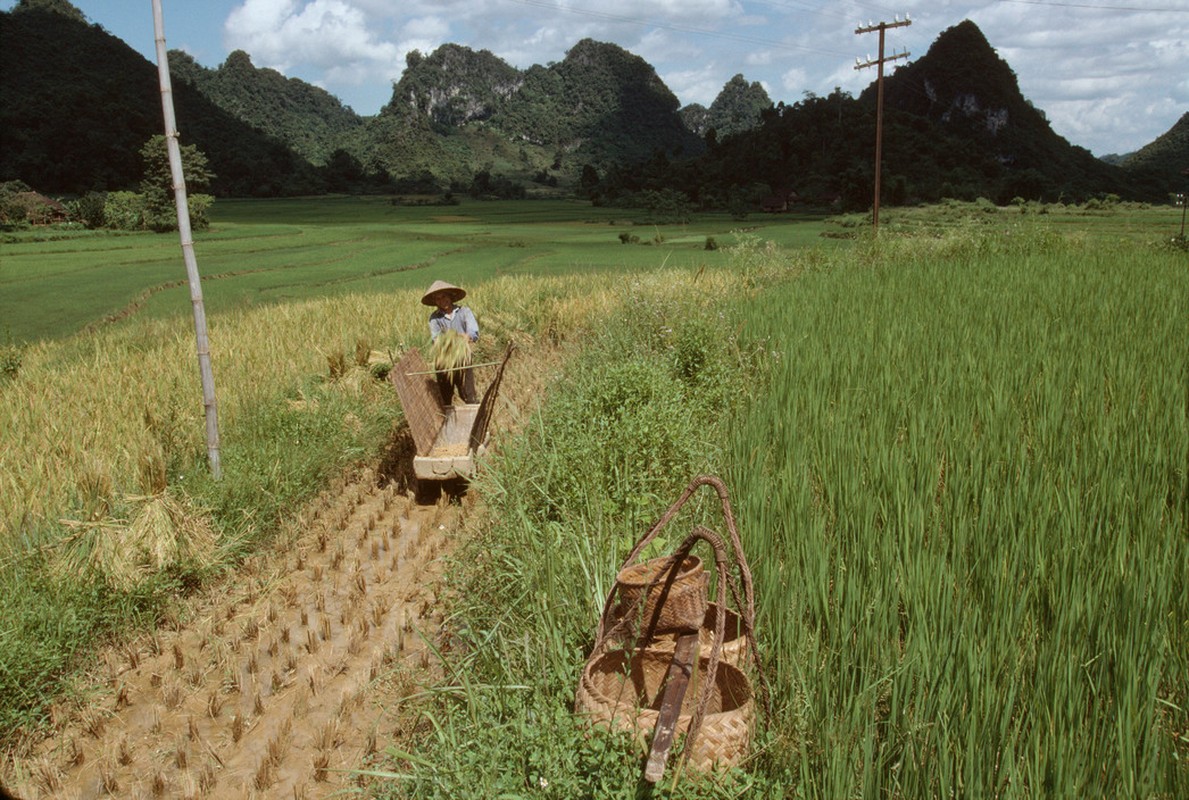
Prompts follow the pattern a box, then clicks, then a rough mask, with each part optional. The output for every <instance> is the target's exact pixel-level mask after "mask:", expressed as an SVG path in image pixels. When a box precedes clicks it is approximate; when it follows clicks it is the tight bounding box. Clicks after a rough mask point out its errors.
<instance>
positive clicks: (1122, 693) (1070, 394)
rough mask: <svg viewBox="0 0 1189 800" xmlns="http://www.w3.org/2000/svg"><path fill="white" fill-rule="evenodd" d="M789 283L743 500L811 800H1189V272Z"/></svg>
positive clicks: (745, 444) (1145, 255)
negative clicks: (890, 799) (942, 799)
mask: <svg viewBox="0 0 1189 800" xmlns="http://www.w3.org/2000/svg"><path fill="white" fill-rule="evenodd" d="M856 257H857V263H845V264H842V265H840V266H839V267H838V268H836V269H833V270H829V271H826V272H818V273H810V274H807V275H805V276H804V277H803V278H802V279H801V280H799V281H797V282H795V283H791V284H786V285H783V286H780V287H777V288H774V289H773V290H772V292H771V293H770V295H769V298H768V303H766V304H765V307H766V308H767V309H769V310H770V311H771V313H767V312H766V313H763V314H756V315H754V316H753V318H752V319H751V325H752V328H751V330H753V331H754V334H753V335H755V336H759V337H768V338H769V339H771V341H773V342H774V343H777V342H778V343H779V345H778V346H775V347H774V349H773V352H772V356H773V359H774V360H775V361H776V364H777V366H776V368H775V372H774V374H773V377H772V381H771V384H770V387H769V390H768V391H767V393H766V394H765V395H764V396H763V397H762V399H761V400H759V401H758V402H757V403H756V404H755V405H754V406H753V407H752V409H751V410H750V412H749V413H748V415H747V416H746V417H745V418H744V419H743V420H741V421H740V424H739V425H738V426H737V427H736V428H735V429H734V434H735V435H734V436H733V438H732V442H731V452H730V456H729V457H728V458H727V459H726V461H727V463H728V465H729V467H730V469H729V472H730V482H731V484H732V485H733V486H735V487H737V489H738V490H739V494H740V518H741V525H742V526H743V527H744V529H745V530H746V532H747V546H748V547H749V548H750V550H751V551H753V552H755V553H756V554H757V557H756V559H755V562H756V564H757V566H756V582H757V585H758V586H759V587H760V597H761V604H760V609H761V610H760V612H759V613H760V620H759V621H758V625H760V626H761V629H762V630H763V631H764V632H765V634H766V638H767V641H768V643H769V646H770V654H771V663H772V666H773V669H774V671H775V674H776V676H777V680H776V681H775V683H776V685H777V686H778V687H779V692H780V695H781V700H782V701H783V705H784V708H785V711H784V715H783V718H782V720H781V722H780V727H781V729H782V730H783V731H784V735H785V737H786V739H785V742H784V743H783V746H782V747H781V748H780V749H779V750H777V751H775V752H773V753H772V754H771V756H770V758H771V766H772V768H780V769H782V770H787V771H788V774H789V775H790V780H792V782H793V783H794V784H795V786H796V787H797V788H796V795H797V796H806V797H843V796H864V797H872V796H882V795H892V796H905V797H924V796H940V795H962V796H971V797H974V796H1004V797H1020V796H1036V795H1040V796H1055V797H1079V796H1130V797H1137V796H1142V797H1173V796H1183V794H1184V792H1185V789H1186V786H1189V767H1187V765H1186V760H1187V758H1189V739H1186V730H1187V726H1189V691H1187V690H1189V681H1187V680H1186V676H1189V628H1187V627H1186V620H1187V619H1189V594H1187V586H1186V576H1187V575H1189V541H1187V537H1186V530H1187V528H1186V526H1187V524H1189V475H1187V474H1186V471H1187V470H1189V407H1187V392H1189V350H1187V349H1186V348H1185V347H1184V346H1183V345H1184V342H1186V341H1189V271H1187V270H1186V264H1185V261H1184V258H1183V256H1181V255H1177V254H1173V253H1169V252H1159V251H1153V250H1150V249H1147V248H1142V247H1134V246H1117V247H1111V246H1103V245H1101V244H1097V245H1094V246H1087V245H1084V244H1082V245H1077V244H1070V243H1068V242H1066V241H1064V240H1061V239H1056V238H1054V237H1051V236H1046V235H1043V234H1025V235H1022V236H1017V237H1015V238H1014V239H1012V238H1006V237H1003V236H998V235H992V236H986V237H978V238H973V239H972V238H969V237H967V236H964V235H958V236H952V237H949V238H947V239H943V240H941V241H937V242H924V241H921V240H914V241H910V242H895V241H884V242H881V243H880V247H878V248H871V249H870V250H868V251H867V253H866V254H865V256H864V254H862V253H856Z"/></svg>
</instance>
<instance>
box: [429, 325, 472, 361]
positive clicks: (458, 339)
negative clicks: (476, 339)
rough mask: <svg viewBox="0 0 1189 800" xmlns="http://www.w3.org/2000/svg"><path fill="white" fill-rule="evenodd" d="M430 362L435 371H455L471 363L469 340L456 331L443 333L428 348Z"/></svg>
mask: <svg viewBox="0 0 1189 800" xmlns="http://www.w3.org/2000/svg"><path fill="white" fill-rule="evenodd" d="M429 358H430V362H431V363H432V364H433V368H434V369H436V370H446V369H457V368H458V367H465V366H467V365H468V364H470V363H471V340H470V339H468V338H467V336H466V334H464V333H459V332H458V331H444V332H443V333H440V334H439V335H438V338H436V339H434V340H433V345H432V346H431V347H430V348H429Z"/></svg>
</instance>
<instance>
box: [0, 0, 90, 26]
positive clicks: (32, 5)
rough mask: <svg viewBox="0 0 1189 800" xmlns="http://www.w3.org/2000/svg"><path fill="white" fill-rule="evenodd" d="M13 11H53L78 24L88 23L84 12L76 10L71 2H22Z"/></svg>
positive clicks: (64, 0)
mask: <svg viewBox="0 0 1189 800" xmlns="http://www.w3.org/2000/svg"><path fill="white" fill-rule="evenodd" d="M12 10H13V11H51V12H53V13H55V14H61V15H63V16H65V17H69V18H70V19H73V20H75V21H77V22H86V21H87V18H86V16H84V15H83V12H81V11H79V10H78V9H77V8H75V7H74V6H73V5H71V3H70V2H69V0H20V2H18V3H17V4H16V6H15V7H14V8H13V9H12Z"/></svg>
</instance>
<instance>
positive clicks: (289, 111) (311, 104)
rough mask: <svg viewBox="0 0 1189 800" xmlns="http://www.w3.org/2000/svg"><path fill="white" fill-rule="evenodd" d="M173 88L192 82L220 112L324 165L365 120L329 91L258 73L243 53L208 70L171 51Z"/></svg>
mask: <svg viewBox="0 0 1189 800" xmlns="http://www.w3.org/2000/svg"><path fill="white" fill-rule="evenodd" d="M169 69H170V73H171V74H172V76H173V82H174V84H175V85H176V84H178V83H187V84H190V85H192V86H194V88H196V89H197V90H198V91H199V92H200V93H202V94H203V95H205V96H206V97H207V98H208V99H209V100H210V101H211V102H213V103H215V105H217V106H219V108H221V109H223V110H224V111H226V112H228V113H230V114H232V115H233V116H235V117H236V118H238V119H240V120H242V121H243V122H246V123H248V124H249V125H251V126H253V127H254V128H257V129H259V130H262V131H268V132H269V134H270V135H271V136H273V137H275V138H277V139H279V140H281V141H282V142H285V143H286V144H287V145H289V146H290V147H291V148H292V149H293V150H294V152H296V153H297V154H298V155H300V156H301V157H303V158H305V159H307V160H309V161H310V162H311V163H313V164H317V165H319V166H323V165H325V164H326V163H327V162H328V161H329V160H330V158H331V155H332V154H333V153H334V152H335V151H336V150H339V149H340V148H342V146H343V144H344V142H345V141H346V137H348V136H349V135H350V134H351V133H353V132H355V131H357V130H358V129H359V128H361V127H362V126H363V118H362V117H360V116H359V115H358V114H356V113H355V112H354V111H352V110H351V109H349V108H347V107H345V106H344V105H343V104H342V103H341V102H340V101H339V99H338V98H337V97H335V96H334V95H332V94H331V93H330V92H328V91H326V90H325V89H321V88H319V87H317V86H313V85H311V84H309V83H306V82H305V81H302V80H298V79H297V78H286V77H285V76H284V75H282V74H281V73H279V72H277V71H276V70H273V69H257V68H256V67H255V66H253V65H252V59H251V57H250V56H249V55H248V54H247V53H245V52H244V51H242V50H236V51H235V52H233V53H232V54H231V55H229V56H227V60H226V61H224V62H223V64H222V65H221V66H220V67H219V68H218V69H207V68H205V67H203V66H202V65H200V64H199V63H198V62H197V61H195V60H194V59H193V58H192V57H191V56H190V55H189V54H187V53H184V52H182V51H181V50H170V51H169Z"/></svg>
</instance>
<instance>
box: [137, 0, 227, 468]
mask: <svg viewBox="0 0 1189 800" xmlns="http://www.w3.org/2000/svg"><path fill="white" fill-rule="evenodd" d="M153 33H154V35H155V37H156V42H157V74H158V75H159V76H160V79H161V110H162V112H163V113H164V114H165V144H166V147H167V148H168V150H169V171H170V174H171V175H172V176H173V197H174V204H175V205H176V206H177V210H178V234H179V236H180V237H181V240H182V259H183V260H184V261H185V262H186V280H187V282H189V284H190V304H191V305H192V306H193V308H194V335H195V338H196V339H197V343H198V371H199V373H200V374H201V376H202V405H203V407H204V408H205V409H206V453H207V460H208V461H209V462H210V468H211V475H212V476H214V478H215V480H218V479H219V478H221V477H222V474H223V469H222V467H221V466H220V464H219V412H218V404H217V403H216V401H215V374H214V371H213V370H212V369H211V350H210V344H209V343H208V341H207V337H206V311H205V310H203V306H202V279H201V278H200V277H199V275H198V261H197V260H196V259H195V257H194V239H193V236H192V235H191V233H190V204H189V202H188V201H187V200H186V178H185V175H184V173H183V172H182V150H181V147H180V146H179V145H178V130H177V121H176V120H175V118H174V114H173V88H172V84H171V82H170V79H169V58H168V56H167V54H166V52H165V22H164V20H163V18H162V15H161V0H153Z"/></svg>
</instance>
